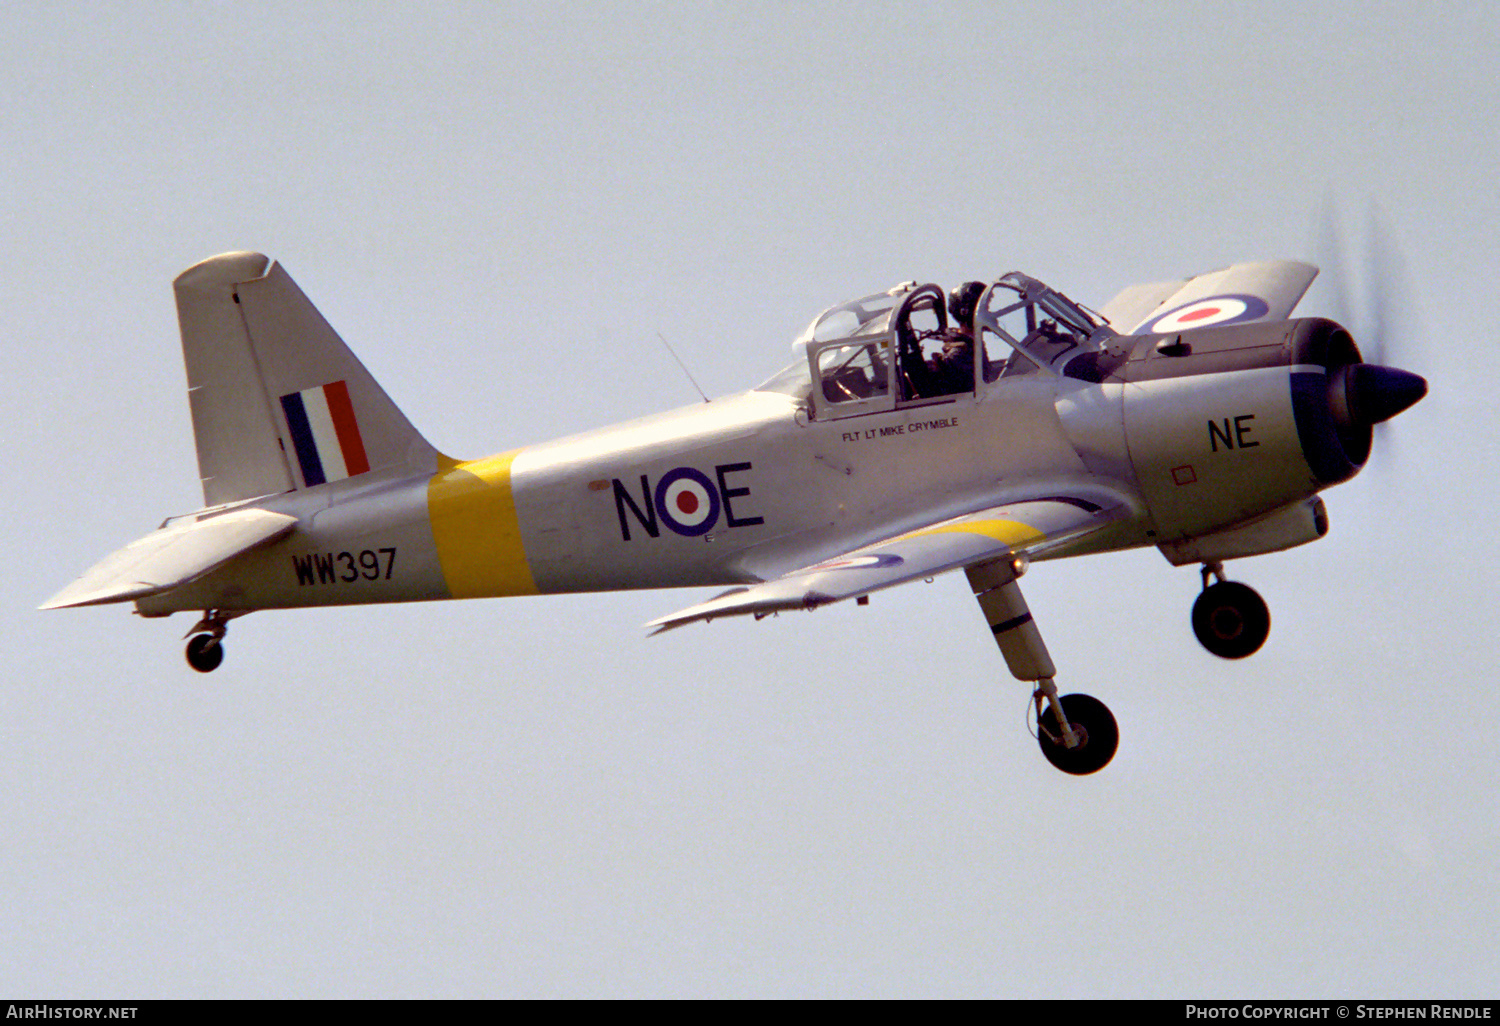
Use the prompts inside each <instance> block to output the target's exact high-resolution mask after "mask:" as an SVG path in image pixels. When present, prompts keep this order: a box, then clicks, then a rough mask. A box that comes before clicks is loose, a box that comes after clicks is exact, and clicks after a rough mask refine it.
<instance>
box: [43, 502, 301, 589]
mask: <svg viewBox="0 0 1500 1026" xmlns="http://www.w3.org/2000/svg"><path fill="white" fill-rule="evenodd" d="M296 525H297V518H296V517H291V516H287V515H285V514H283V513H272V512H271V511H270V510H264V509H243V510H237V511H235V512H233V513H225V514H223V515H222V516H217V517H212V518H211V519H208V520H190V521H186V522H183V523H178V524H172V525H171V526H169V527H163V528H162V529H161V530H159V531H155V532H153V533H151V534H148V535H146V537H144V538H140V539H137V540H136V541H133V542H131V543H130V544H129V545H127V546H125V547H124V548H123V549H120V550H119V551H118V552H115V553H112V554H111V555H108V556H105V557H104V558H103V559H102V560H100V561H99V562H98V563H96V564H95V565H94V566H92V567H90V568H89V570H88V571H87V572H86V573H85V574H84V575H83V576H82V577H80V578H78V580H76V581H74V582H73V583H72V584H70V585H68V586H67V587H66V588H64V589H63V590H62V591H60V592H58V593H57V594H56V595H54V596H52V598H51V599H49V600H48V601H47V603H46V604H45V605H43V606H42V607H41V608H43V609H59V608H62V607H63V606H94V605H99V604H101V603H105V602H124V601H126V600H127V599H135V598H142V597H144V596H146V595H154V594H156V593H157V592H162V591H167V590H168V589H171V588H175V587H177V586H178V585H180V584H186V583H187V582H189V581H192V580H195V579H197V578H199V577H202V576H203V575H204V574H206V573H208V572H209V571H210V570H216V569H218V568H219V567H221V566H223V565H224V564H225V563H227V562H229V561H230V560H231V559H233V558H234V557H235V556H238V555H239V554H240V553H242V552H246V551H248V550H250V549H253V548H255V547H256V546H257V545H264V544H266V543H268V542H271V541H274V540H275V539H277V538H280V537H281V536H282V535H284V534H286V533H288V532H289V531H291V529H292V528H293V527H295V526H296Z"/></svg>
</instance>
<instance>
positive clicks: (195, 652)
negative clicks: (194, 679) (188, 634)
mask: <svg viewBox="0 0 1500 1026" xmlns="http://www.w3.org/2000/svg"><path fill="white" fill-rule="evenodd" d="M187 661H188V665H189V666H191V667H192V668H193V669H195V670H197V671H198V672H199V673H208V672H210V671H211V670H216V669H218V667H219V664H220V663H222V662H223V661H224V646H223V645H222V644H220V643H219V639H218V638H216V637H214V636H213V635H212V634H195V635H193V640H192V641H189V642H188V644H187Z"/></svg>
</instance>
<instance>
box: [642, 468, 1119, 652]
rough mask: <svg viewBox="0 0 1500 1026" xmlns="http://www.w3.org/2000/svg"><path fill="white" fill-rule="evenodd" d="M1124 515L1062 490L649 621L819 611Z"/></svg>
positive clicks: (1034, 548)
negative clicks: (819, 608)
mask: <svg viewBox="0 0 1500 1026" xmlns="http://www.w3.org/2000/svg"><path fill="white" fill-rule="evenodd" d="M1123 514H1124V507H1121V506H1115V507H1108V508H1107V507H1103V506H1100V505H1099V504H1098V503H1095V502H1092V501H1089V500H1085V499H1078V498H1071V497H1063V496H1057V497H1049V498H1044V499H1035V500H1030V501H1026V502H1016V503H1011V504H1009V505H1005V506H997V507H992V508H990V509H985V510H980V511H979V512H977V513H970V514H967V515H965V516H961V517H955V518H953V519H951V520H945V521H943V522H941V523H937V524H933V525H931V526H929V527H924V528H921V529H919V530H915V531H908V532H907V533H905V534H900V535H896V536H894V537H891V538H888V539H885V540H883V541H879V542H876V543H874V544H872V545H866V546H863V547H861V548H858V549H854V550H853V551H851V552H847V553H845V554H843V555H841V556H837V557H835V558H833V559H828V560H824V561H823V562H821V563H816V564H813V565H812V566H807V567H803V568H801V569H798V570H794V571H792V572H791V573H788V574H786V575H784V576H782V577H778V578H776V579H774V580H770V581H765V582H763V583H760V584H753V585H749V586H747V587H742V588H735V589H732V590H730V591H727V592H725V593H723V594H722V595H718V596H716V597H714V598H712V599H710V600H708V601H707V602H702V603H699V604H698V605H696V606H690V607H689V608H687V609H683V610H681V611H679V612H676V613H673V614H671V615H670V616H664V617H661V618H660V619H657V620H653V621H651V622H650V623H649V624H647V625H646V626H647V627H654V628H656V632H657V633H660V632H661V631H665V630H671V629H672V628H674V627H681V626H683V625H685V624H689V623H692V622H694V621H696V620H703V621H705V622H706V621H709V620H713V619H715V618H716V617H721V616H742V615H746V614H752V615H755V616H757V617H760V616H764V615H767V614H769V613H777V612H781V611H783V610H792V609H816V608H817V607H818V606H823V605H827V604H828V603H830V602H838V601H841V600H843V599H850V598H858V597H860V596H862V595H868V594H870V593H872V592H876V591H880V590H882V589H884V588H891V587H895V586H896V585H898V584H905V583H907V582H909V581H915V580H919V579H925V578H928V577H933V576H935V575H937V574H940V573H944V572H946V571H949V570H955V569H957V568H959V567H964V566H973V565H974V564H976V563H983V562H987V561H989V560H992V559H999V558H1002V557H1006V556H1017V555H1025V556H1037V555H1041V554H1043V553H1045V552H1048V551H1050V550H1052V549H1054V548H1057V547H1059V546H1062V545H1066V544H1069V543H1072V542H1076V541H1078V540H1080V539H1081V538H1083V537H1085V536H1087V535H1090V534H1092V533H1094V532H1095V531H1099V530H1102V529H1103V528H1105V527H1107V526H1108V525H1110V524H1112V523H1114V522H1115V521H1116V520H1118V519H1119V518H1120V517H1121V516H1122V515H1123Z"/></svg>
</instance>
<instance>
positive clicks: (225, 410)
mask: <svg viewBox="0 0 1500 1026" xmlns="http://www.w3.org/2000/svg"><path fill="white" fill-rule="evenodd" d="M173 289H174V291H175V292H176V295H177V320H178V324H179V326H180V327H181V329H182V355H183V360H184V361H185V363H186V364H187V379H188V400H189V403H190V404H191V406H192V410H193V433H194V436H195V438H196V441H197V445H198V474H199V476H200V477H201V478H202V479H203V499H204V502H205V503H206V504H207V505H210V506H217V505H220V504H221V503H226V502H236V501H238V500H240V499H248V498H253V497H255V496H258V495H267V494H270V493H273V492H284V491H289V490H291V489H294V488H311V487H314V486H316V485H320V484H324V483H326V482H330V481H337V480H340V479H342V478H346V477H354V476H356V475H359V474H363V473H367V472H371V471H379V470H383V469H387V468H400V467H410V468H411V469H412V470H413V471H420V470H423V469H431V468H432V467H434V466H435V463H436V459H437V453H436V450H434V449H433V448H432V446H431V445H429V444H428V443H427V440H426V439H425V438H423V437H422V436H421V434H419V433H418V432H417V430H416V428H414V427H412V425H411V422H410V421H408V420H407V419H406V417H405V416H404V415H403V414H402V413H401V411H400V410H399V409H397V408H396V405H395V404H394V403H393V402H391V400H390V397H389V396H387V395H386V394H385V391H384V390H383V389H382V388H381V387H380V386H379V385H378V384H377V383H376V382H375V379H374V378H372V377H371V376H370V372H369V371H367V370H365V368H364V365H363V364H361V363H360V362H359V360H358V359H356V358H355V356H354V354H353V353H351V352H350V351H349V348H348V347H347V346H346V345H344V343H343V340H342V339H340V338H339V336H338V334H337V333H336V332H335V331H334V330H333V328H331V327H329V325H328V322H327V321H325V320H324V319H323V316H322V314H320V313H318V311H317V308H316V307H314V306H313V305H312V303H311V302H310V301H309V300H308V298H307V297H306V296H305V295H303V294H302V290H301V289H299V288H298V287H297V285H296V283H295V282H293V281H292V279H291V278H290V277H289V276H288V275H287V273H286V271H284V270H282V268H281V265H280V264H277V263H276V262H275V261H273V260H271V259H270V258H268V257H265V256H263V255H261V254H259V253H225V254H222V255H220V256H216V257H210V258H209V259H207V260H205V261H203V262H202V263H200V264H196V265H194V266H193V267H190V268H188V269H187V270H186V271H184V272H182V274H180V275H178V277H177V280H176V281H175V282H173Z"/></svg>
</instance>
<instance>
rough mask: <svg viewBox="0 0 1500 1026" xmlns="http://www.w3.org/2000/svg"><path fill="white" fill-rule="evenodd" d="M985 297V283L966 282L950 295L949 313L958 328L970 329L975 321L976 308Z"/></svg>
mask: <svg viewBox="0 0 1500 1026" xmlns="http://www.w3.org/2000/svg"><path fill="white" fill-rule="evenodd" d="M982 295H984V282H982V281H966V282H964V283H963V284H962V285H960V286H958V287H957V288H955V289H954V290H953V291H952V292H949V293H948V312H949V313H950V314H952V315H953V319H954V320H955V321H957V322H958V326H959V327H962V328H968V327H969V326H970V325H971V324H972V323H973V321H974V307H975V306H977V305H978V304H979V297H980V296H982Z"/></svg>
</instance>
